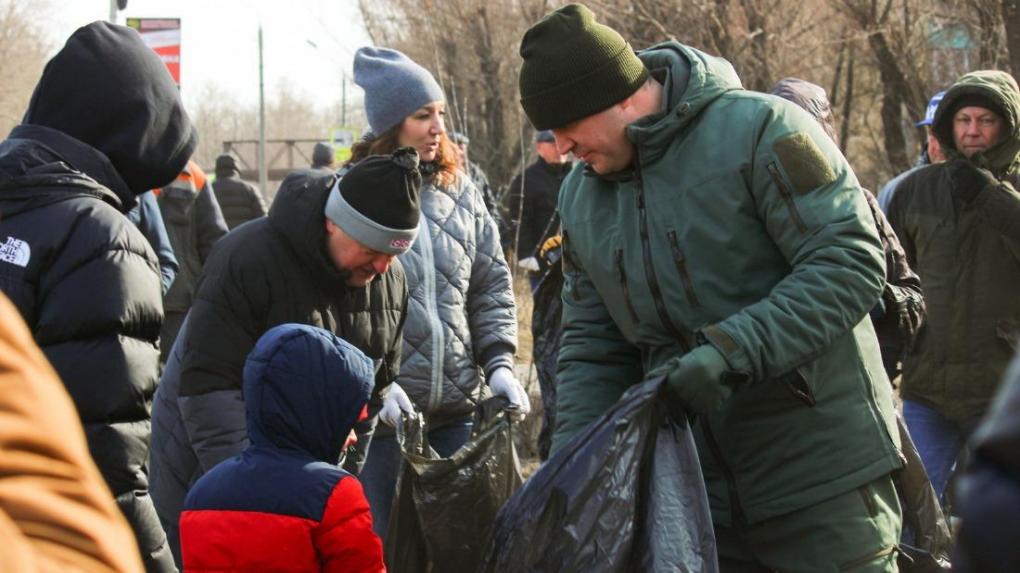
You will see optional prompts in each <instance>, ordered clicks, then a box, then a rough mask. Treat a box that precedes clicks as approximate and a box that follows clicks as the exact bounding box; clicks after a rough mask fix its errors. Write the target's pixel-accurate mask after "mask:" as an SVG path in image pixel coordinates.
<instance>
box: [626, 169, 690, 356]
mask: <svg viewBox="0 0 1020 573" xmlns="http://www.w3.org/2000/svg"><path fill="white" fill-rule="evenodd" d="M635 162H636V163H637V165H638V167H636V168H635V175H636V177H637V182H638V190H637V206H638V218H639V219H640V221H639V225H638V228H639V229H640V234H641V252H642V259H643V260H644V263H645V278H646V279H647V280H648V290H649V291H651V293H652V300H653V301H654V302H655V310H656V312H658V314H659V317H660V320H662V325H663V326H664V327H665V328H666V330H667V331H668V332H669V334H670V335H671V336H672V337H673V338H674V339H676V341H677V343H678V344H679V345H680V350H681V351H682V352H683V353H684V354H687V353H688V352H690V350H691V344H690V342H688V341H687V337H686V336H684V334H683V332H681V331H680V329H679V328H677V327H676V324H674V323H673V319H672V318H670V316H669V312H668V311H667V309H666V304H665V302H663V298H662V289H661V288H659V282H658V280H656V278H655V267H654V265H653V263H652V247H651V241H649V239H648V213H647V211H646V210H645V183H644V179H643V178H642V177H641V169H640V161H639V159H638V158H635Z"/></svg>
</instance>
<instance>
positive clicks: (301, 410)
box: [244, 324, 374, 464]
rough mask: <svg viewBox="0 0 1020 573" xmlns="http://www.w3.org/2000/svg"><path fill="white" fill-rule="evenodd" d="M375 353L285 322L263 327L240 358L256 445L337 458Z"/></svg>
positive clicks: (363, 398)
mask: <svg viewBox="0 0 1020 573" xmlns="http://www.w3.org/2000/svg"><path fill="white" fill-rule="evenodd" d="M373 378H374V371H373V368H372V361H371V360H369V358H368V357H367V356H365V355H364V354H363V353H362V352H361V351H360V350H358V349H357V348H355V347H354V346H352V345H351V344H350V343H348V342H346V341H344V340H341V339H340V338H338V337H336V336H335V335H334V334H332V333H330V332H328V331H326V330H323V329H321V328H315V327H312V326H306V325H301V324H282V325H280V326H276V327H274V328H272V329H270V330H269V331H268V332H266V333H265V334H264V335H262V338H260V339H259V341H258V343H257V344H256V345H255V349H254V350H252V352H251V354H249V355H248V361H247V362H246V363H245V366H244V396H245V411H246V415H247V419H248V437H249V439H250V440H251V443H252V445H253V446H257V447H269V448H276V449H284V450H291V451H299V452H304V453H307V454H309V455H311V456H312V457H314V458H315V459H316V460H319V461H324V462H328V463H334V464H335V463H336V462H337V461H338V460H339V458H340V451H341V449H342V448H343V444H344V441H345V439H346V438H347V435H348V434H349V433H350V431H351V428H352V427H354V424H355V422H357V421H358V415H359V414H360V413H361V410H362V408H363V407H364V405H365V403H366V402H367V401H368V398H369V396H370V395H371V394H372V386H373Z"/></svg>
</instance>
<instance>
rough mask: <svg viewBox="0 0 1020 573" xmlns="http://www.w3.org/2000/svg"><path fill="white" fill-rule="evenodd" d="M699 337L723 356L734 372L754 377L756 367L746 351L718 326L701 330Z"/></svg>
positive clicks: (713, 325)
mask: <svg viewBox="0 0 1020 573" xmlns="http://www.w3.org/2000/svg"><path fill="white" fill-rule="evenodd" d="M698 335H699V336H698V338H702V339H704V341H705V342H706V343H708V344H711V345H712V347H713V348H715V349H716V350H718V351H719V353H720V354H722V355H723V358H725V359H726V363H727V364H728V365H729V367H730V368H731V369H732V370H734V371H736V372H741V373H743V374H747V375H748V376H751V377H752V378H753V377H754V367H753V366H752V365H751V361H750V360H749V359H748V358H747V354H746V353H744V349H743V348H741V347H740V345H739V344H737V341H736V340H734V339H733V337H732V336H730V335H729V334H727V333H726V332H725V331H724V330H723V329H721V328H719V326H718V325H715V324H711V325H709V326H706V327H704V328H702V329H701V331H700V332H699V333H698Z"/></svg>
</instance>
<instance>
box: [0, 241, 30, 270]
mask: <svg viewBox="0 0 1020 573" xmlns="http://www.w3.org/2000/svg"><path fill="white" fill-rule="evenodd" d="M30 258H32V248H31V247H29V246H28V243H26V242H25V241H22V240H21V239H15V238H14V237H7V242H6V243H4V244H2V245H0V261H3V262H5V263H11V264H12V265H18V266H19V267H27V266H28V260H29V259H30Z"/></svg>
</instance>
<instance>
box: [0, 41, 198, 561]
mask: <svg viewBox="0 0 1020 573" xmlns="http://www.w3.org/2000/svg"><path fill="white" fill-rule="evenodd" d="M196 144H197V137H196V134H195V131H194V129H193V128H192V126H191V123H190V121H189V120H188V117H187V115H186V114H185V112H184V106H183V105H182V104H181V100H180V97H179V95H178V92H177V87H176V86H175V85H174V83H173V80H172V79H171V78H170V75H169V74H168V73H167V71H166V68H165V67H164V65H163V63H162V62H161V61H160V60H159V58H158V57H157V56H156V55H155V53H153V52H152V50H150V49H149V48H148V47H146V46H145V44H144V43H142V40H141V38H140V37H139V36H138V34H137V33H136V32H135V31H134V30H131V29H130V28H125V27H122V26H114V25H110V24H107V23H105V22H95V23H93V24H89V25H88V26H85V27H82V28H80V29H78V30H77V31H76V32H75V33H74V34H72V35H71V37H70V39H68V41H67V44H66V45H65V46H64V48H63V49H62V50H61V51H60V52H58V53H57V55H56V56H54V57H53V59H52V60H50V61H49V63H48V64H47V65H46V68H45V70H44V71H43V74H42V77H41V78H40V80H39V83H38V84H37V85H36V87H35V92H34V93H33V94H32V99H31V101H30V103H29V107H28V110H27V111H26V112H25V116H24V120H23V122H22V124H21V125H19V126H17V127H15V128H14V130H13V131H12V132H11V135H10V137H9V138H8V139H7V140H6V141H4V142H3V143H2V144H0V237H3V240H5V241H6V242H5V244H4V245H2V246H0V290H3V291H4V292H5V293H6V294H7V295H8V296H9V297H10V298H11V300H12V301H14V304H15V305H16V306H17V307H18V310H19V311H20V312H21V314H22V316H23V317H24V318H25V322H27V323H28V325H29V327H30V328H31V329H32V334H33V336H34V337H35V340H36V342H37V343H38V344H39V346H40V347H42V349H43V352H44V353H45V354H46V357H47V358H48V359H49V361H50V362H51V363H52V364H53V366H54V368H55V369H56V371H57V373H58V374H59V375H60V378H61V380H62V381H63V382H64V385H65V386H66V387H67V390H68V392H69V393H70V394H71V397H72V398H73V399H74V403H75V406H76V407H77V410H78V414H79V416H80V417H81V420H82V423H83V425H84V427H85V435H86V437H87V439H88V443H89V450H90V453H91V454H92V457H93V458H94V459H95V461H96V465H97V466H99V469H100V471H101V472H102V474H103V477H104V478H105V479H106V483H107V485H108V486H109V487H110V489H111V490H112V492H113V495H114V496H115V498H116V501H117V504H118V506H119V507H120V509H121V511H123V512H124V515H125V516H126V517H127V519H128V521H129V522H130V523H131V525H132V527H133V529H134V533H135V537H136V539H137V541H138V545H139V549H140V551H141V556H142V559H143V560H144V562H145V565H146V568H147V569H148V570H149V571H174V563H173V561H172V559H171V556H170V552H169V549H168V547H167V543H166V537H165V535H164V533H163V531H162V529H160V524H159V521H158V520H157V518H156V513H155V510H154V509H153V504H152V500H151V499H150V497H149V495H148V479H147V477H146V472H145V469H144V466H145V460H146V457H147V455H148V449H149V448H148V443H149V433H150V423H149V406H150V404H151V400H152V396H153V393H154V392H155V389H156V383H157V379H158V365H159V347H158V338H159V330H160V324H161V323H162V321H163V307H162V305H161V301H160V275H159V266H158V263H157V259H156V255H155V254H154V253H153V251H152V248H151V247H150V246H149V244H148V243H147V242H146V240H145V238H144V237H143V236H142V234H141V233H140V232H139V231H138V229H137V228H136V227H135V226H134V225H133V224H131V222H130V221H129V220H128V219H127V217H125V216H124V213H125V212H127V211H128V210H129V209H131V208H132V207H133V206H134V205H135V203H136V199H135V197H136V196H137V195H139V194H141V193H144V192H145V191H147V190H149V189H152V188H154V187H159V186H161V185H163V184H165V183H167V182H169V181H171V180H173V178H174V177H175V176H176V175H177V173H178V172H179V171H180V170H181V168H183V167H184V165H185V163H186V162H187V160H188V157H189V156H190V155H191V153H192V152H193V151H194V149H195V146H196ZM124 550H128V548H124ZM0 551H2V549H0Z"/></svg>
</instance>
